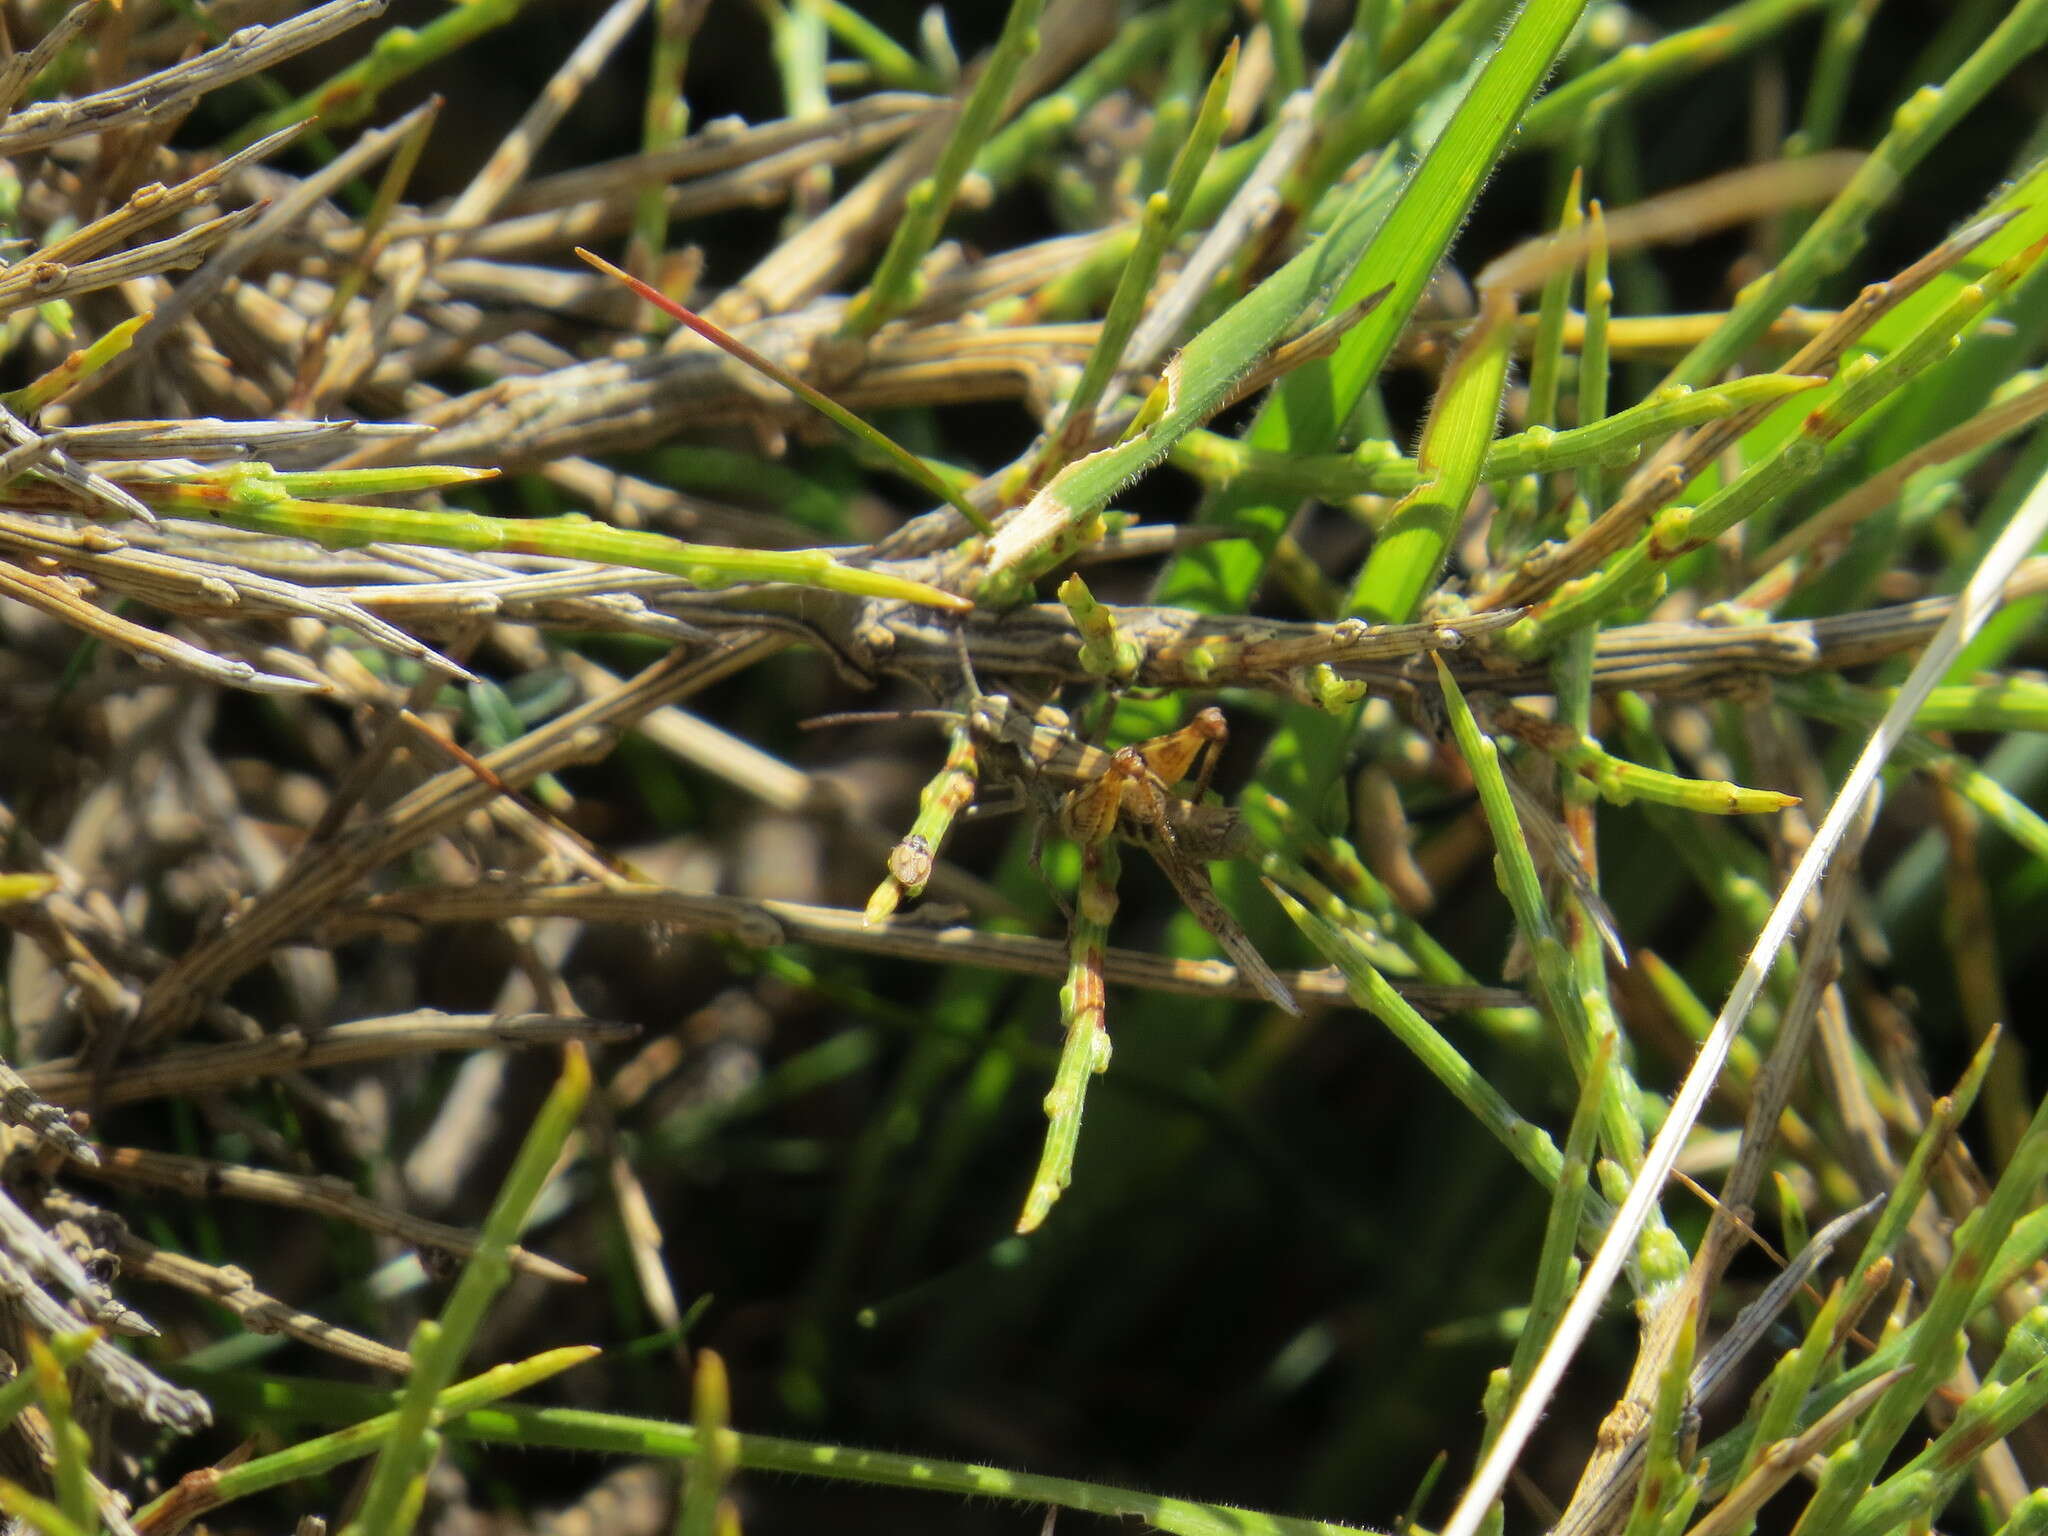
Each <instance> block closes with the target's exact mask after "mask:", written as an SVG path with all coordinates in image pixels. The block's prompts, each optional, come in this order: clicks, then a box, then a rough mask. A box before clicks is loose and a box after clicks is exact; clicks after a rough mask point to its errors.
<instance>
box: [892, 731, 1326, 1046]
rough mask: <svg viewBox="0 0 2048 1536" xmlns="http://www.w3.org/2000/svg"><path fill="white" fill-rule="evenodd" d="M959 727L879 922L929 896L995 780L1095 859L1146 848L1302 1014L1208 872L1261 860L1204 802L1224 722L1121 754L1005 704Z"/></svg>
mask: <svg viewBox="0 0 2048 1536" xmlns="http://www.w3.org/2000/svg"><path fill="white" fill-rule="evenodd" d="M957 719H958V721H959V723H958V724H957V725H956V727H955V732H954V744H953V750H952V751H951V752H950V753H949V754H948V756H947V761H946V767H945V768H944V769H942V770H941V771H940V774H939V776H938V778H937V779H935V780H934V781H933V783H932V785H931V787H930V788H929V789H928V790H927V792H926V795H925V801H924V806H923V808H922V810H921V813H920V816H919V819H918V824H917V826H916V827H915V828H914V829H913V830H912V831H911V833H910V835H909V836H907V837H905V838H904V839H903V840H902V841H901V842H900V843H898V844H897V845H896V848H895V849H894V851H893V852H892V853H891V854H890V858H889V879H888V880H885V881H884V882H883V883H882V885H881V886H880V887H878V888H877V890H876V892H875V897H874V899H873V900H871V901H870V903H869V906H868V915H869V917H870V918H871V919H873V918H876V917H879V916H881V915H883V914H884V913H886V912H887V911H889V910H891V909H893V908H894V906H895V905H896V903H897V901H898V900H900V899H901V897H902V896H903V895H906V894H908V895H916V894H917V893H918V892H919V891H921V890H922V889H923V886H924V883H925V881H926V880H927V879H929V878H930V875H931V869H932V864H933V861H934V860H935V859H936V857H937V854H938V849H939V846H940V844H941V843H942V842H943V840H944V836H945V833H946V831H947V830H948V828H949V827H950V825H951V822H952V819H953V817H954V816H956V815H957V814H958V813H959V812H960V811H961V810H963V809H964V808H965V807H966V806H967V805H968V804H969V803H971V802H972V801H973V799H974V797H975V792H976V789H977V787H978V783H979V780H980V778H981V776H982V775H983V774H984V773H986V774H988V775H990V776H992V777H995V778H997V779H1000V780H1001V781H1002V782H1003V783H1004V784H1005V785H1006V787H1008V788H1009V789H1011V790H1012V791H1013V792H1014V794H1015V795H1016V797H1017V798H1018V799H1020V800H1022V801H1023V802H1025V803H1026V804H1029V805H1030V806H1032V807H1033V809H1034V810H1036V811H1037V813H1038V816H1039V823H1040V828H1041V831H1042V830H1043V829H1044V828H1046V827H1051V828H1052V829H1054V830H1056V831H1058V832H1059V833H1060V835H1061V836H1063V837H1067V838H1070V839H1071V840H1072V841H1074V842H1075V843H1078V844H1079V845H1080V846H1081V848H1082V850H1083V853H1084V857H1085V855H1086V853H1087V851H1088V850H1090V849H1092V848H1098V847H1100V846H1101V845H1102V844H1104V843H1105V842H1107V841H1109V840H1110V839H1112V838H1116V839H1120V840H1122V841H1124V842H1130V843H1136V844H1137V845H1138V846H1140V847H1142V848H1144V849H1145V851H1146V852H1147V853H1149V854H1151V856H1152V859H1153V862H1154V863H1156V864H1157V865H1158V866H1159V868H1160V870H1161V872H1162V873H1163V874H1165V876H1166V878H1167V880H1168V881H1169V883H1171V884H1172V886H1173V888H1174V890H1175V892H1176V893H1177V894H1178V895H1179V896H1180V898H1181V900H1182V902H1183V903H1185V904H1186V906H1187V908H1188V910H1189V911H1191V912H1192V913H1194V915H1195V917H1196V919H1197V920H1198V921H1199V922H1200V923H1201V924H1202V926H1203V927H1204V928H1206V929H1207V930H1208V931H1209V933H1210V935H1211V936H1212V937H1213V938H1215V940H1216V942H1217V943H1218V944H1219V945H1221V946H1222V948H1223V951H1224V953H1225V954H1227V955H1228V956H1229V957H1230V959H1231V962H1232V963H1233V964H1234V965H1236V966H1237V967H1238V969H1239V971H1240V972H1241V973H1242V974H1243V975H1244V977H1245V979H1246V980H1248V981H1250V982H1251V983H1252V984H1253V985H1254V986H1256V987H1257V988H1258V990H1259V991H1260V992H1262V993H1264V994H1265V996H1266V997H1267V999H1268V1000H1269V1001H1271V1002H1272V1003H1274V1004H1275V1005H1276V1006H1278V1007H1281V1008H1284V1009H1286V1010H1287V1011H1288V1012H1289V1013H1297V1014H1298V1013H1299V1012H1300V1011H1301V1009H1300V1006H1299V1005H1298V1004H1297V1003H1296V1002H1295V1000H1294V996H1293V994H1292V993H1290V992H1289V991H1288V990H1287V988H1286V986H1285V985H1284V984H1283V983H1282V982H1281V980H1280V978H1279V977H1278V976H1276V975H1275V974H1274V973H1273V968H1272V967H1271V966H1269V965H1268V964H1267V963H1266V961H1265V959H1264V957H1263V956H1261V955H1260V954H1259V952H1258V950H1257V949H1256V948H1255V947H1254V946H1253V944H1252V942H1251V940H1250V939H1249V938H1248V937H1247V936H1246V934H1245V932H1244V930H1243V929H1242V928H1241V927H1239V926H1238V924H1237V921H1236V919H1234V918H1233V917H1231V915H1230V913H1229V912H1228V911H1227V910H1226V909H1225V908H1224V906H1223V904H1222V902H1221V901H1220V900H1219V899H1218V898H1217V895H1216V888H1215V887H1214V886H1213V885H1211V884H1210V883H1209V877H1208V875H1207V874H1206V873H1205V872H1204V870H1203V867H1202V866H1203V865H1204V864H1206V863H1208V862H1210V861H1212V860H1216V859H1224V858H1238V857H1242V856H1245V855H1247V854H1248V853H1250V852H1251V851H1252V849H1251V845H1250V840H1249V838H1248V836H1247V835H1246V833H1245V832H1244V829H1243V826H1242V824H1241V823H1240V822H1239V821H1238V818H1237V813H1236V812H1234V811H1231V810H1228V809H1226V808H1224V807H1221V806H1215V805H1206V804H1204V803H1203V802H1202V796H1203V794H1204V792H1205V791H1206V790H1207V789H1208V784H1209V776H1210V774H1211V772H1212V771H1213V770H1214V767H1215V763H1216V759H1217V757H1218V756H1219V755H1220V752H1221V749H1222V745H1223V743H1224V742H1225V741H1226V740H1227V739H1228V737H1229V726H1228V725H1227V724H1226V722H1225V721H1224V718H1223V712H1222V711H1221V710H1219V709H1216V708H1213V707H1211V708H1208V709H1204V710H1202V711H1201V712H1200V713H1199V714H1197V715H1196V716H1195V718H1194V719H1193V720H1191V721H1189V722H1188V723H1187V724H1186V725H1183V726H1181V727H1180V728H1179V729H1177V730H1173V731H1168V732H1165V733H1163V734H1161V735H1158V736H1154V737H1151V738H1149V739H1148V740H1145V741H1141V742H1138V743H1136V744H1134V745H1132V746H1127V747H1121V748H1118V749H1116V750H1114V751H1105V750H1104V749H1102V748H1100V747H1094V746H1090V745H1089V744H1088V743H1087V742H1085V741H1083V740H1081V739H1080V737H1078V736H1076V735H1075V734H1074V731H1073V729H1072V727H1071V725H1070V724H1069V722H1068V719H1067V716H1066V713H1065V711H1063V710H1060V709H1058V708H1055V707H1053V706H1050V705H1047V706H1043V707H1041V708H1039V709H1036V710H1030V711H1027V710H1025V709H1024V708H1023V707H1021V706H1020V705H1018V704H1017V703H1016V702H1014V701H1013V700H1011V699H1009V698H1007V697H1004V696H1003V695H1000V694H974V695H971V696H970V697H969V698H968V699H967V700H966V701H965V705H964V707H963V709H962V710H961V711H960V713H959V715H958V717H957ZM1190 774H1192V775H1193V783H1192V787H1191V789H1190V790H1189V791H1187V792H1186V793H1182V792H1181V791H1179V790H1178V789H1177V788H1176V786H1178V785H1180V784H1181V783H1183V782H1184V781H1186V780H1188V779H1189V776H1190Z"/></svg>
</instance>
